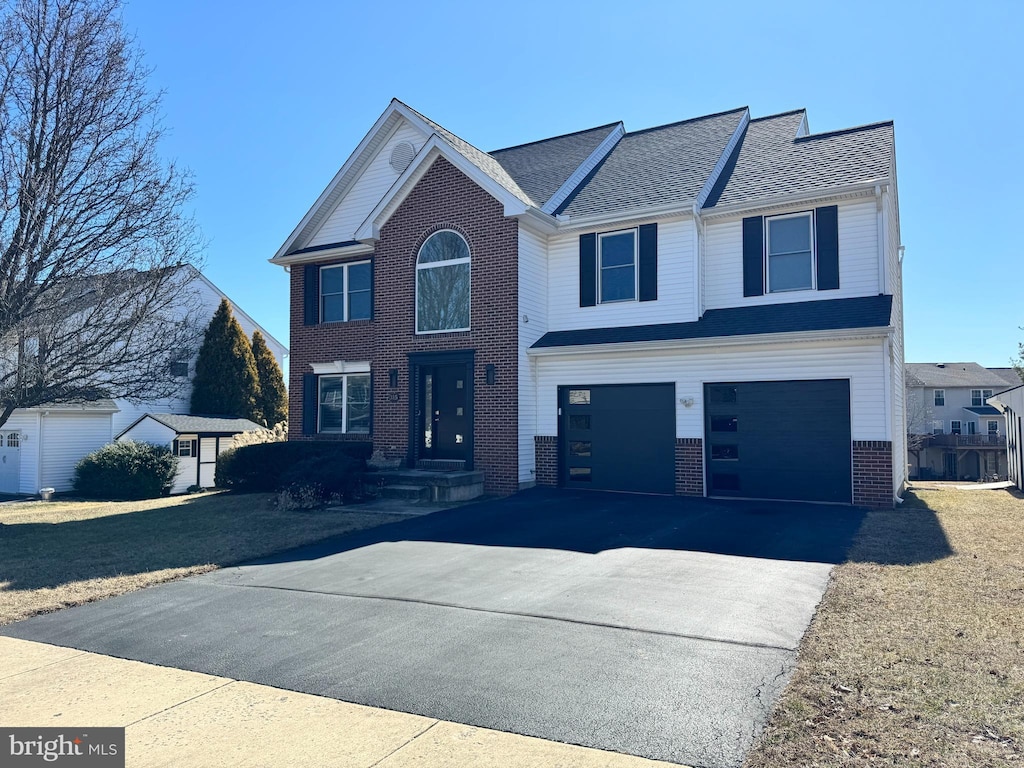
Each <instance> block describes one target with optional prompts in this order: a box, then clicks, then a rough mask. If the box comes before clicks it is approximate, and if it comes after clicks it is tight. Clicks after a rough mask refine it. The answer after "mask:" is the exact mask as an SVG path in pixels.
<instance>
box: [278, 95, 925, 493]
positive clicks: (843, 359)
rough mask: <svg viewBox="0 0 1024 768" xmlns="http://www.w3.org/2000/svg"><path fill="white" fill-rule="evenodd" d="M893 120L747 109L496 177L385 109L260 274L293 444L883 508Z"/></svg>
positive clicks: (492, 158) (599, 131)
mask: <svg viewBox="0 0 1024 768" xmlns="http://www.w3.org/2000/svg"><path fill="white" fill-rule="evenodd" d="M898 210H899V209H898V203H897V191H896V167H895V152H894V136H893V126H892V123H890V122H885V123H877V124H874V125H868V126H862V127H859V128H851V129H847V130H841V131H832V132H829V133H821V134H811V133H810V132H809V129H808V126H807V118H806V114H805V112H804V111H803V110H798V111H794V112H787V113H783V114H778V115H771V116H768V117H762V118H757V119H751V117H750V113H749V110H748V109H746V108H740V109H735V110H732V111H729V112H723V113H720V114H715V115H708V116H705V117H698V118H695V119H692V120H685V121H683V122H679V123H673V124H671V125H665V126H659V127H656V128H650V129H646V130H641V131H635V132H627V131H626V130H625V128H624V127H623V125H622V124H621V123H613V124H610V125H605V126H601V127H598V128H593V129H589V130H585V131H580V132H578V133H573V134H568V135H565V136H557V137H554V138H550V139H545V140H542V141H536V142H532V143H529V144H524V145H521V146H516V147H510V148H507V149H503V150H498V151H495V152H491V153H489V154H488V153H485V152H482V151H481V150H479V149H477V148H475V147H474V146H472V145H471V144H469V143H467V142H466V141H464V140H463V139H461V138H459V137H457V136H455V135H454V134H452V133H451V132H450V131H448V130H446V129H445V128H442V127H441V126H439V125H438V124H437V123H434V122H432V121H431V120H429V119H428V118H426V117H424V116H423V115H421V114H419V113H418V112H416V111H414V110H412V109H411V108H409V107H408V106H406V105H404V104H402V103H401V102H399V101H393V102H392V103H391V104H390V106H389V107H388V108H387V109H386V110H385V112H384V113H383V114H382V115H381V117H380V118H379V119H378V120H377V122H376V123H375V124H374V125H373V127H372V128H371V129H370V131H369V133H368V134H367V135H366V137H365V138H364V139H363V140H362V141H361V142H360V144H359V145H358V146H357V147H356V149H355V151H354V152H353V154H352V155H351V157H349V159H348V160H347V161H346V162H345V164H344V166H342V168H341V170H340V171H339V172H338V173H337V175H336V176H335V177H334V179H333V180H332V181H331V183H330V184H329V186H328V187H327V189H326V190H325V191H324V192H323V194H321V195H320V197H319V199H318V200H317V201H316V202H315V204H314V205H313V207H312V208H311V209H310V210H309V212H308V213H307V214H306V215H305V217H304V218H303V219H302V221H301V222H299V224H298V226H297V227H296V228H295V230H294V231H293V232H292V234H291V235H290V236H289V237H288V239H287V240H286V241H285V243H284V244H283V245H282V246H281V248H280V249H279V250H278V252H277V254H276V255H275V256H274V257H273V258H272V259H271V261H272V263H275V264H280V265H282V266H285V267H286V268H288V269H289V270H290V272H291V281H292V283H291V344H292V353H291V369H290V413H291V417H290V419H289V427H290V430H291V434H290V438H291V439H332V440H363V441H372V443H373V445H374V447H375V448H376V449H379V450H382V451H384V452H385V453H386V454H389V455H390V456H393V457H401V458H402V459H404V460H405V462H406V463H407V464H408V465H409V466H412V467H415V466H417V465H420V466H424V464H423V462H428V463H427V466H435V467H436V466H438V462H440V465H441V466H449V467H453V468H458V467H465V468H475V469H477V470H482V471H483V472H484V473H485V487H486V489H487V491H489V492H492V493H511V492H514V491H516V490H517V489H519V488H521V487H526V486H530V485H533V484H535V483H536V484H542V485H560V486H565V487H568V488H580V489H583V488H591V489H606V490H619V491H636V492H648V493H665V494H673V493H676V494H686V495H697V496H703V495H708V496H728V497H752V498H771V499H795V500H808V501H830V502H838V503H846V504H849V503H851V502H852V503H855V504H860V505H867V506H872V507H891V506H892V505H893V503H894V499H895V497H896V496H897V495H898V494H899V493H900V491H901V489H902V487H903V483H904V480H905V459H904V457H905V455H906V450H905V446H904V440H905V436H906V427H905V420H904V412H903V393H904V387H903V320H902V285H901V282H902V277H901V275H902V267H901V258H902V248H901V245H900V235H899V213H898Z"/></svg>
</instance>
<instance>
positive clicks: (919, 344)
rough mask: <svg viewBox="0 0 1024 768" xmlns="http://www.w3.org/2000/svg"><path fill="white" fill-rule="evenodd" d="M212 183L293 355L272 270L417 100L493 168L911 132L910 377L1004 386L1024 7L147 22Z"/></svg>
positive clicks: (228, 227) (141, 30)
mask: <svg viewBox="0 0 1024 768" xmlns="http://www.w3.org/2000/svg"><path fill="white" fill-rule="evenodd" d="M124 18H125V22H126V26H127V28H128V29H129V30H131V31H133V32H134V33H135V34H136V35H137V37H138V41H139V44H140V46H141V47H142V48H143V49H144V50H145V52H146V60H147V62H148V63H149V64H150V65H151V66H152V67H153V68H154V73H153V76H152V83H153V85H154V86H155V87H158V88H162V89H165V90H166V92H167V94H166V98H165V102H164V113H165V118H166V123H167V126H168V127H169V128H170V135H169V136H168V138H167V140H166V142H165V144H164V153H165V154H166V155H167V156H168V157H173V158H174V159H176V160H177V161H179V162H180V163H181V164H183V165H185V166H188V167H189V168H191V169H192V171H193V172H194V173H195V175H196V182H197V187H198V196H197V198H196V201H195V214H196V217H197V218H198V220H199V222H200V225H201V226H202V228H203V231H204V233H205V235H206V236H207V237H208V238H209V239H210V241H211V243H210V247H209V250H208V252H207V268H206V272H207V274H208V276H209V277H210V279H212V280H213V281H214V282H215V283H216V284H217V285H218V286H219V287H220V288H221V289H222V290H224V291H225V292H226V293H227V294H228V295H229V296H231V297H232V298H233V299H234V300H235V301H236V302H237V303H238V304H239V306H241V307H243V308H244V309H245V310H246V311H247V312H249V313H250V314H251V315H253V316H254V317H255V318H256V319H257V320H258V321H259V322H260V323H261V324H263V325H264V326H265V327H266V328H267V329H268V330H269V331H270V332H271V333H272V334H274V335H275V336H277V337H278V338H279V339H281V340H282V341H285V342H286V341H287V338H288V289H287V279H286V276H285V274H284V272H283V270H281V269H280V268H278V267H273V266H271V265H269V264H268V263H267V261H266V260H267V258H269V257H270V256H272V255H273V254H274V252H275V251H276V249H277V248H278V247H279V246H280V244H281V243H282V242H283V241H284V239H285V238H286V237H287V235H288V234H289V233H290V232H291V230H292V229H293V227H294V226H295V225H296V224H297V223H298V221H299V219H300V218H301V217H302V216H303V214H305V212H306V210H307V209H308V208H309V206H310V205H311V204H312V202H313V201H314V200H315V199H316V197H317V196H318V195H319V194H320V192H321V191H322V190H323V188H324V186H325V185H326V184H327V183H328V181H330V179H331V177H332V176H333V175H334V173H335V172H336V171H337V170H338V168H339V167H341V164H342V163H343V162H344V161H345V159H346V158H347V157H348V155H349V153H350V152H351V151H352V150H353V149H354V148H355V146H356V144H357V143H358V142H359V140H360V139H361V138H362V136H363V135H364V134H365V132H366V131H367V130H368V129H369V127H370V126H371V125H372V123H373V121H374V120H376V118H377V117H378V115H379V114H380V113H381V112H382V111H383V110H384V108H385V107H386V106H387V104H388V102H389V100H390V99H391V98H392V97H398V98H400V99H402V100H403V101H405V102H407V103H408V104H410V105H411V106H413V107H414V108H416V109H418V110H419V111H421V112H423V113H425V114H427V115H429V116H430V117H431V118H433V119H435V120H436V121H437V122H439V123H441V124H442V125H444V126H445V127H447V128H449V129H450V130H452V131H454V132H455V133H457V134H459V135H460V136H462V137H463V138H465V139H466V140H468V141H470V142H472V143H473V144H475V145H476V146H478V147H480V148H481V149H485V150H491V149H496V148H499V147H503V146H509V145H513V144H519V143H523V142H526V141H532V140H535V139H540V138H544V137H546V136H553V135H556V134H559V133H565V132H569V131H575V130H580V129H582V128H587V127H591V126H595V125H601V124H604V123H609V122H613V121H616V120H623V121H624V122H625V124H626V128H627V130H637V129H640V128H646V127H649V126H652V125H659V124H663V123H668V122H673V121H676V120H681V119H685V118H689V117H695V116H698V115H702V114H708V113H711V112H718V111H721V110H725V109H730V108H733V107H738V106H742V105H748V106H749V107H750V109H751V113H752V115H753V116H755V117H756V116H759V115H766V114H771V113H774V112H781V111H784V110H789V109H794V108H797V107H806V108H807V109H808V112H809V119H810V126H811V130H812V131H826V130H832V129H836V128H844V127H849V126H853V125H859V124H862V123H868V122H874V121H877V120H887V119H893V120H895V122H896V151H897V164H898V174H899V192H900V204H901V217H902V236H903V243H904V244H905V245H906V248H907V251H906V261H905V263H904V286H905V288H904V294H905V297H906V339H907V351H906V354H907V360H909V361H917V362H920V361H939V360H945V361H961V360H964V361H977V362H980V363H982V364H983V365H991V366H996V365H1006V364H1007V361H1008V360H1009V358H1010V357H1011V356H1012V355H1013V354H1014V353H1015V352H1016V349H1017V342H1018V341H1020V340H1024V331H1021V330H1019V328H1018V326H1021V325H1024V301H1022V294H1024V266H1022V263H1024V248H1022V244H1021V235H1020V233H1021V226H1020V224H1021V222H1024V212H1022V210H1021V209H1022V208H1024V199H1022V195H1021V189H1022V188H1024V187H1022V184H1021V180H1022V178H1024V162H1022V157H1024V151H1022V149H1021V146H1022V144H1021V140H1020V136H1019V132H1020V125H1021V117H1022V109H1021V95H1022V94H1021V81H1022V79H1024V66H1022V64H1021V48H1022V46H1024V23H1022V18H1024V5H1022V4H1021V3H1020V2H1019V0H1017V1H1015V2H975V3H963V2H956V3H953V2H920V3H917V2H913V3H912V2H903V1H902V0H888V1H887V2H863V1H862V2H856V3H836V2H824V1H822V0H818V1H817V2H810V3H782V2H776V3H765V2H749V3H746V2H731V3H720V2H705V3H700V4H698V3H682V2H668V1H666V2H649V3H648V2H640V1H637V0H633V1H632V2H616V3H611V2H603V1H594V2H562V1H560V0H548V1H547V2H540V3H538V2H516V3H487V2H465V3H449V2H442V1H438V2H430V3H423V2H417V3H403V2H390V3H371V2H360V3H353V2H336V1H331V0H310V1H309V2H303V1H302V0H297V1H295V2H289V3H282V2H279V1H277V2H265V1H264V0H253V1H252V2H247V3H234V2H232V3H218V2H210V0H176V1H175V2H173V3H170V2H150V1H149V0H134V2H131V3H130V4H129V5H128V6H127V8H126V10H125V14H124Z"/></svg>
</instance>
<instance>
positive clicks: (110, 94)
mask: <svg viewBox="0 0 1024 768" xmlns="http://www.w3.org/2000/svg"><path fill="white" fill-rule="evenodd" d="M148 75H149V73H148V71H147V70H146V69H145V68H144V67H143V66H142V63H141V61H140V52H139V51H138V49H137V48H136V46H135V44H134V41H133V40H131V39H130V38H129V37H128V36H127V35H126V34H125V32H124V30H123V28H122V25H121V19H120V3H119V2H118V0H12V1H11V2H10V3H8V5H7V7H6V9H5V11H4V13H3V16H2V19H0V425H2V424H3V423H4V422H6V421H7V419H8V418H9V417H10V415H11V413H12V412H13V411H14V410H15V409H16V408H26V407H33V406H37V405H43V404H48V403H58V402H88V401H94V400H98V399H102V398H105V397H122V398H127V399H133V400H144V399H148V398H157V397H164V396H168V395H170V394H171V393H172V392H173V391H174V390H175V389H176V387H177V386H180V380H178V382H175V380H174V379H173V378H172V377H171V375H170V371H169V362H170V361H171V360H173V359H176V358H178V357H180V356H181V355H182V353H187V352H188V351H189V349H194V348H195V347H196V345H197V339H198V333H199V332H201V329H197V328H196V327H195V325H194V323H193V322H192V320H191V317H190V310H191V309H192V307H191V306H190V302H191V301H192V299H190V298H189V297H190V296H192V295H194V292H189V291H183V290H182V289H181V285H182V283H183V281H185V280H187V279H189V278H190V277H192V276H194V273H193V272H191V268H183V265H189V264H193V263H194V262H195V260H196V258H197V254H198V250H199V241H198V236H197V230H196V227H195V225H194V223H193V222H192V221H191V220H190V219H189V218H187V217H186V216H184V215H183V213H182V206H183V204H184V203H185V202H186V201H187V200H188V199H189V198H190V197H191V195H192V183H191V180H190V178H189V176H188V175H187V174H185V173H183V172H182V171H180V170H179V169H178V168H176V167H175V166H174V165H173V164H164V163H162V162H161V160H160V158H159V156H158V154H157V144H158V142H159V140H160V136H161V126H160V123H159V104H160V95H159V94H153V93H150V92H149V91H148V90H147V87H146V80H147V77H148Z"/></svg>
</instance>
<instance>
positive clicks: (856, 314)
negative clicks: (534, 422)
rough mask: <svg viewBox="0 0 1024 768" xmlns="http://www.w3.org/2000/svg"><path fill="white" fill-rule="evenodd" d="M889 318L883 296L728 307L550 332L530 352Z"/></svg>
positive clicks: (882, 324)
mask: <svg viewBox="0 0 1024 768" xmlns="http://www.w3.org/2000/svg"><path fill="white" fill-rule="evenodd" d="M891 316H892V296H881V295H880V296H863V297H858V298H852V299H826V300H823V301H800V302H791V303H788V304H762V305H755V306H749V307H729V308H727V309H709V310H708V311H707V312H705V313H704V317H702V318H701V319H700V320H696V321H693V322H689V323H661V324H658V325H632V326H626V327H620V328H585V329H582V330H575V331H549V332H548V333H545V334H544V335H543V336H541V337H540V339H538V340H537V341H536V342H535V343H534V345H533V346H532V347H531V349H543V348H546V347H574V346H584V345H591V344H623V343H630V342H633V343H635V342H653V341H682V340H688V339H713V338H721V337H728V336H757V335H761V334H765V333H800V332H806V331H837V330H850V329H855V328H886V327H888V325H889V320H890V318H891Z"/></svg>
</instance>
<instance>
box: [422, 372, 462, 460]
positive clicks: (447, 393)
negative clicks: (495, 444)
mask: <svg viewBox="0 0 1024 768" xmlns="http://www.w3.org/2000/svg"><path fill="white" fill-rule="evenodd" d="M419 378H420V392H419V400H420V407H419V408H418V409H417V410H418V413H419V420H420V425H419V427H420V428H419V430H418V432H419V434H420V446H419V455H420V457H421V458H424V459H466V458H467V457H468V454H467V449H468V447H469V444H470V430H471V429H472V423H471V421H470V417H469V398H468V393H469V381H468V380H467V375H466V366H465V365H461V364H455V365H429V366H428V365H425V366H421V367H420V377H419Z"/></svg>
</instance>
